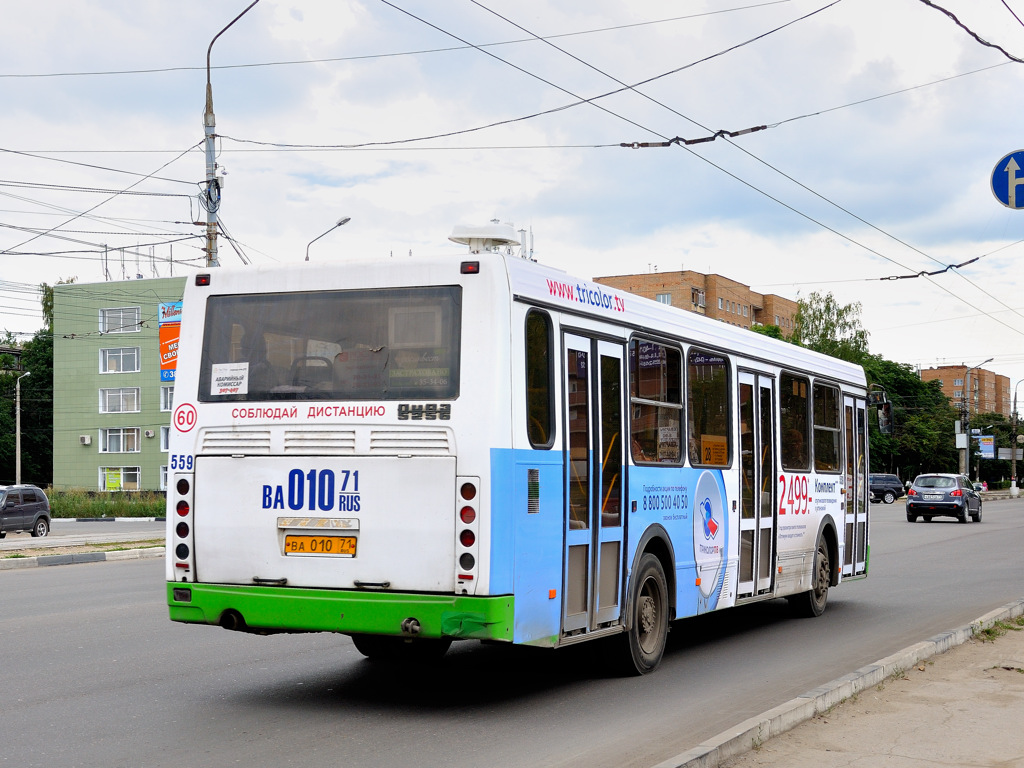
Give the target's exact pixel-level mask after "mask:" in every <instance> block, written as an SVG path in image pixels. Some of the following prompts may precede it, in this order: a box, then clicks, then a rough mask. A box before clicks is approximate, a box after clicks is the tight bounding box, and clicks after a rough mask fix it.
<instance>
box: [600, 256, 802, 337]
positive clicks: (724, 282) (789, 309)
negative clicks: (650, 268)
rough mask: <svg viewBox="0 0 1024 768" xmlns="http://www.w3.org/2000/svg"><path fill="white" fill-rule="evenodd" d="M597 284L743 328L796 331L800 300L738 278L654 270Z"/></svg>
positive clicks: (790, 332) (621, 276)
mask: <svg viewBox="0 0 1024 768" xmlns="http://www.w3.org/2000/svg"><path fill="white" fill-rule="evenodd" d="M594 282H595V283H601V284H603V285H607V286H610V287H612V288H617V289H619V290H620V291H628V292H629V293H635V294H637V295H639V296H644V297H646V298H648V299H654V300H655V301H660V302H661V303H662V304H670V305H672V306H673V307H678V308H679V309H685V310H688V311H690V312H696V313H698V314H701V315H705V316H706V317H710V318H711V319H712V320H720V321H722V322H723V323H729V324H731V325H736V326H739V327H741V328H750V327H751V326H752V325H777V326H779V328H780V329H781V330H782V334H783V336H789V335H790V334H792V333H793V321H794V320H795V318H796V311H797V303H796V302H795V301H792V300H790V299H786V298H783V297H782V296H776V295H775V294H771V293H766V294H761V293H757V292H756V291H752V290H750V286H749V285H744V284H743V283H739V282H737V281H735V280H730V279H729V278H727V277H722V276H721V275H705V274H703V273H701V272H693V271H692V270H685V271H683V272H653V273H648V274H638V275H614V276H610V277H595V278H594Z"/></svg>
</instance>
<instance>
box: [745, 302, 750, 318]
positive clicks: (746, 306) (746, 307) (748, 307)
mask: <svg viewBox="0 0 1024 768" xmlns="http://www.w3.org/2000/svg"><path fill="white" fill-rule="evenodd" d="M749 312H750V305H749V304H744V305H743V316H744V317H750V314H749Z"/></svg>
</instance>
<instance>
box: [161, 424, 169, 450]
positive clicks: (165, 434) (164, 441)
mask: <svg viewBox="0 0 1024 768" xmlns="http://www.w3.org/2000/svg"><path fill="white" fill-rule="evenodd" d="M170 443H171V428H170V427H160V450H161V451H163V452H164V453H166V452H167V451H168V450H169V449H170Z"/></svg>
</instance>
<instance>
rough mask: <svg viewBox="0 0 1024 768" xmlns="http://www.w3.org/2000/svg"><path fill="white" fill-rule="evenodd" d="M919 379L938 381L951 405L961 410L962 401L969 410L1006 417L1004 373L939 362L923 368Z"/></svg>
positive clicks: (1006, 380)
mask: <svg viewBox="0 0 1024 768" xmlns="http://www.w3.org/2000/svg"><path fill="white" fill-rule="evenodd" d="M968 370H970V380H969V382H968V376H967V372H968ZM921 379H922V380H923V381H938V382H939V383H940V384H941V385H942V393H943V394H944V395H945V396H946V397H948V398H949V399H950V401H952V403H953V407H954V408H957V409H960V410H963V408H964V406H965V405H966V406H967V407H969V408H970V412H971V413H972V414H974V413H1001V414H1002V415H1003V416H1005V417H1006V418H1010V409H1011V404H1010V379H1009V377H1007V376H999V375H998V374H996V373H993V372H992V371H988V370H985V369H984V368H969V367H968V366H966V365H940V366H938V367H937V368H925V369H923V370H922V371H921Z"/></svg>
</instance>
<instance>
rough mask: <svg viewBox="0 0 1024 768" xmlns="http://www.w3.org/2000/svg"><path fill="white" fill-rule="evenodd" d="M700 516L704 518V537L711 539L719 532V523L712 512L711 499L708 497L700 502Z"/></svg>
mask: <svg viewBox="0 0 1024 768" xmlns="http://www.w3.org/2000/svg"><path fill="white" fill-rule="evenodd" d="M700 516H701V518H702V519H703V520H704V538H705V539H706V540H708V541H711V540H712V539H713V538H715V535H716V534H717V533H718V523H717V522H716V521H715V518H714V514H713V512H712V508H711V499H709V498H706V499H704V501H702V502H701V503H700Z"/></svg>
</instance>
